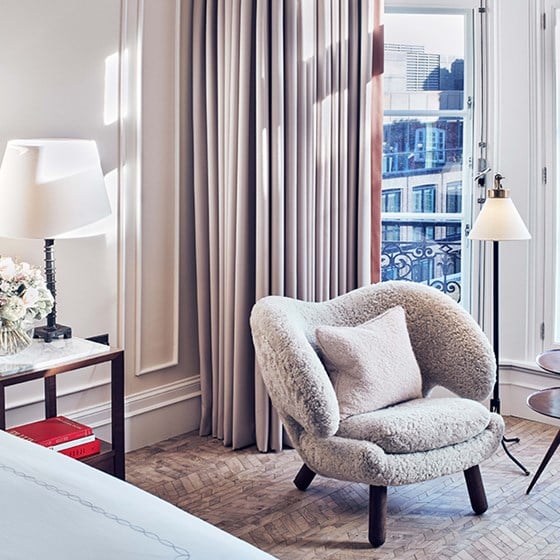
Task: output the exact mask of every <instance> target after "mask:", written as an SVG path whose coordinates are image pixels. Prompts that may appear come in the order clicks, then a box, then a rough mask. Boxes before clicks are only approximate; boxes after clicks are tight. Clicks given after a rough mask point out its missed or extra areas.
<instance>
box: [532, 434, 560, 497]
mask: <svg viewBox="0 0 560 560" xmlns="http://www.w3.org/2000/svg"><path fill="white" fill-rule="evenodd" d="M559 445H560V430H558V433H557V434H556V437H555V438H554V440H553V441H552V443H551V444H550V447H549V448H548V451H547V452H546V455H545V456H544V459H543V460H542V463H541V464H540V466H539V468H538V469H537V472H536V473H535V476H534V477H533V480H531V484H529V488H527V492H526V494H528V493H529V492H530V491H531V490H532V489H533V486H534V485H535V483H536V482H537V480H538V479H539V476H541V474H542V472H543V471H544V469H545V467H546V465H548V462H549V461H550V459H551V458H552V456H553V455H554V452H555V451H556V449H558V446H559Z"/></svg>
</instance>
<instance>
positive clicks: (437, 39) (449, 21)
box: [384, 13, 464, 58]
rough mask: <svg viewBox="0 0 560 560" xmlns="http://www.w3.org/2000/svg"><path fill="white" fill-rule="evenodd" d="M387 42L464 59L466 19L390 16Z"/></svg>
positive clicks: (434, 16) (454, 16)
mask: <svg viewBox="0 0 560 560" xmlns="http://www.w3.org/2000/svg"><path fill="white" fill-rule="evenodd" d="M384 23H385V42H386V43H402V44H405V45H424V46H425V52H427V53H436V54H445V55H450V54H451V55H456V56H458V57H460V58H464V32H463V26H464V16H461V15H443V14H388V13H385V16H384Z"/></svg>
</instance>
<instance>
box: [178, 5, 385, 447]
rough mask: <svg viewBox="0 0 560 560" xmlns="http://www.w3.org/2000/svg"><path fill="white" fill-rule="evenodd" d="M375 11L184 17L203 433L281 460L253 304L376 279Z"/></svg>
mask: <svg viewBox="0 0 560 560" xmlns="http://www.w3.org/2000/svg"><path fill="white" fill-rule="evenodd" d="M380 2H381V0H370V1H369V2H365V1H362V0H320V1H316V2H312V1H310V0H276V1H273V2H270V1H268V0H246V1H244V0H194V1H193V2H192V3H191V5H190V6H188V7H186V9H185V20H184V23H185V30H186V39H185V44H186V46H185V55H186V57H185V58H186V59H187V60H186V72H185V74H186V84H185V85H186V87H187V89H189V92H188V94H187V95H186V96H185V103H186V118H187V123H186V124H187V126H186V128H187V136H188V138H187V139H186V141H185V146H186V150H187V154H186V168H187V171H188V173H187V174H188V177H189V178H190V180H192V186H191V188H192V191H189V192H192V199H193V204H194V221H195V243H196V281H197V302H198V329H199V354H200V375H201V390H202V412H201V426H200V431H201V433H202V434H205V435H206V434H212V435H214V436H215V437H218V438H220V439H223V441H224V444H226V445H231V446H232V447H234V448H239V447H243V446H246V445H249V444H252V443H255V442H256V443H257V446H258V448H259V449H260V450H263V451H265V450H269V449H275V450H276V449H281V447H282V427H281V423H280V421H279V419H278V417H277V416H276V414H275V413H274V411H273V410H272V409H271V406H270V403H269V400H268V396H267V394H266V390H265V388H264V386H263V384H262V381H261V379H260V376H259V375H258V371H257V370H256V365H255V362H254V353H253V347H252V340H251V333H250V328H249V315H250V311H251V307H252V305H253V304H254V302H255V301H256V300H257V299H259V298H261V297H263V296H265V295H269V294H281V295H287V296H291V297H296V298H299V299H305V300H312V301H319V300H324V299H328V298H331V297H334V296H336V295H339V294H341V293H345V292H347V291H349V290H351V289H354V288H356V287H359V286H361V285H364V284H368V283H370V282H371V281H372V279H373V280H376V279H377V277H376V276H375V275H376V270H378V266H379V265H378V261H379V250H378V248H376V244H378V242H379V231H380V224H379V216H378V213H379V202H378V199H379V198H380V179H381V177H380V167H381V165H380V158H381V143H380V139H379V130H380V127H382V122H381V118H380V116H379V115H380V111H379V108H380V106H381V98H380V97H379V96H378V93H379V90H377V92H376V97H375V98H373V102H372V97H373V95H374V92H375V89H376V87H378V86H376V79H375V78H373V76H374V75H376V76H379V72H377V71H374V69H373V66H374V60H375V56H374V50H373V44H374V42H375V40H374V36H375V26H376V23H379V14H380V10H381V6H380ZM376 48H379V45H377V47H376ZM381 49H382V44H381ZM381 56H382V55H381ZM381 130H382V128H381ZM189 131H190V132H189ZM372 169H373V170H375V173H376V174H377V173H379V177H375V178H373V179H372ZM375 261H377V263H376V262H375Z"/></svg>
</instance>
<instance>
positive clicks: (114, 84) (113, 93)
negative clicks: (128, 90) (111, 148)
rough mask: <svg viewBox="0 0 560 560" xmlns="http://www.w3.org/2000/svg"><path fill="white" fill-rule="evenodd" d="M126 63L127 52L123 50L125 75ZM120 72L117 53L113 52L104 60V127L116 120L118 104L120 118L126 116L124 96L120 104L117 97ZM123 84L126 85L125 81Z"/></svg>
mask: <svg viewBox="0 0 560 560" xmlns="http://www.w3.org/2000/svg"><path fill="white" fill-rule="evenodd" d="M127 63H128V50H125V51H124V54H123V69H124V73H125V75H126V71H127V68H128V64H127ZM120 71H121V65H120V60H119V53H118V52H115V53H113V54H112V55H109V56H108V57H107V58H106V59H105V95H104V109H103V122H104V124H105V125H106V126H108V125H110V124H113V123H115V122H116V121H117V120H118V118H119V103H120V105H121V112H122V116H123V117H125V116H126V112H127V111H126V96H124V97H123V99H122V102H121V100H120V96H119V86H120ZM124 83H125V84H126V83H127V82H126V79H125V82H124Z"/></svg>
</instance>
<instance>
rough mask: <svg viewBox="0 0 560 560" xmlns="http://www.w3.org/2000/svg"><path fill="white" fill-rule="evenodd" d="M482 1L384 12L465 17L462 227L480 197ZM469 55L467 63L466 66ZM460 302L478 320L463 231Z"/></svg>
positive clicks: (396, 0) (394, 3)
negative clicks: (478, 45)
mask: <svg viewBox="0 0 560 560" xmlns="http://www.w3.org/2000/svg"><path fill="white" fill-rule="evenodd" d="M478 7H479V2H478V1H475V0H454V1H453V0H445V1H442V0H429V1H426V0H385V11H386V12H391V13H399V12H400V13H414V12H417V13H422V14H430V13H431V14H441V13H445V14H454V13H455V14H460V15H463V16H464V17H465V19H464V21H465V69H464V80H465V81H464V99H465V100H467V99H468V98H469V97H470V98H471V99H473V100H475V105H474V106H473V107H472V108H468V107H466V105H467V104H466V103H465V109H463V110H462V111H452V113H453V115H456V116H460V117H462V118H463V119H464V120H463V126H464V129H465V130H466V131H467V130H468V131H469V132H467V133H466V134H465V136H464V142H463V162H464V163H463V177H462V181H463V186H464V187H465V186H468V185H471V189H470V193H469V194H470V196H463V201H462V212H461V214H460V216H462V219H461V220H458V221H457V223H458V224H459V225H461V224H466V225H468V226H470V225H472V221H473V219H472V216H473V201H474V200H475V199H476V198H477V197H478V196H479V193H477V192H475V187H474V185H473V168H472V162H473V161H475V160H476V157H475V154H476V153H477V152H476V150H475V145H474V144H475V139H476V138H477V137H478V134H477V132H478V127H479V121H480V116H479V115H478V114H477V103H476V99H477V98H478V96H479V93H480V92H479V91H478V90H477V83H476V79H475V72H474V69H475V65H476V64H477V62H478V61H477V57H478V53H477V52H476V49H475V40H476V34H477V22H476V17H475V14H476V12H477V10H478ZM467 53H468V64H467ZM406 113H407V111H400V110H391V111H384V116H406ZM437 113H439V114H443V115H445V114H447V113H448V112H447V111H445V110H441V111H437ZM418 114H419V113H418V111H412V112H411V115H412V116H418ZM469 122H471V123H472V126H468V127H467V123H469ZM384 217H387V218H392V217H394V218H401V219H403V220H405V219H407V220H414V219H418V213H415V214H414V213H398V214H384ZM435 217H437V218H439V219H441V218H445V219H446V220H448V219H449V220H450V221H451V220H456V219H457V214H436V215H435ZM461 240H462V242H461V261H462V262H461V282H462V285H461V303H462V305H463V306H464V307H465V309H467V310H468V311H469V312H471V313H472V314H473V315H474V316H475V318H478V315H479V313H477V307H478V308H479V309H480V303H479V300H478V297H473V295H474V294H477V293H478V292H479V291H480V290H479V289H478V288H479V286H480V282H481V280H480V278H479V275H477V274H476V271H478V266H476V265H474V266H473V263H474V256H475V255H477V254H478V253H477V251H476V249H475V248H474V247H472V245H471V243H470V242H469V241H468V240H467V239H466V233H465V231H464V229H463V231H462V235H461Z"/></svg>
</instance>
